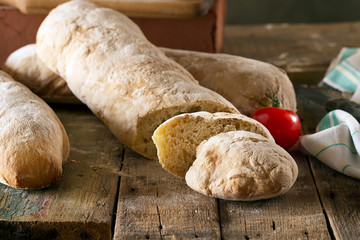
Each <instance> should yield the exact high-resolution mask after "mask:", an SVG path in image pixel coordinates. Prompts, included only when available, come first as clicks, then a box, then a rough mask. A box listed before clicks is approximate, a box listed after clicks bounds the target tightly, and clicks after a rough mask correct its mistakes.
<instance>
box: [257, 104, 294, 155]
mask: <svg viewBox="0 0 360 240" xmlns="http://www.w3.org/2000/svg"><path fill="white" fill-rule="evenodd" d="M251 117H252V118H254V119H255V120H257V121H259V122H260V123H262V124H263V125H264V126H265V127H266V128H267V129H268V130H269V132H270V133H271V135H272V136H273V137H274V139H275V142H276V143H277V144H278V145H280V146H281V147H283V148H284V149H287V150H288V149H290V148H291V147H292V146H294V144H295V143H296V142H297V140H298V139H299V136H300V132H301V123H300V119H299V117H298V115H296V113H294V112H292V111H290V110H285V109H280V108H276V107H263V108H260V109H258V110H256V111H255V112H254V113H253V114H252V115H251Z"/></svg>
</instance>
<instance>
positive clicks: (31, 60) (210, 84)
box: [3, 44, 296, 115]
mask: <svg viewBox="0 0 360 240" xmlns="http://www.w3.org/2000/svg"><path fill="white" fill-rule="evenodd" d="M35 49H36V48H35V44H30V45H27V46H24V47H22V48H20V49H18V50H16V51H15V52H13V53H12V54H11V55H10V56H9V57H8V59H7V60H6V62H5V64H4V66H3V69H4V71H6V72H7V73H9V74H10V75H11V76H12V77H13V78H14V79H15V80H18V81H19V82H21V83H23V84H25V85H26V86H28V87H29V88H30V89H31V90H32V91H33V92H34V93H36V94H38V95H39V96H41V97H42V98H43V99H44V100H45V101H48V102H73V103H78V101H77V99H76V98H75V97H73V95H72V93H71V91H70V89H69V88H68V87H67V85H66V82H65V80H63V79H62V78H61V77H59V76H58V75H57V74H55V73H53V72H51V71H50V70H49V69H48V68H47V67H46V66H45V65H44V64H43V63H42V62H41V61H40V60H39V59H38V58H37V56H36V50H35ZM159 49H160V50H161V51H162V52H163V53H165V55H166V56H167V57H169V58H171V59H173V60H174V61H175V62H177V63H179V64H180V65H181V66H182V67H184V68H185V69H186V70H188V71H189V72H190V73H191V74H192V75H193V76H194V77H195V79H196V80H198V81H199V84H200V85H201V86H204V87H206V88H209V89H211V90H213V91H215V92H217V93H219V94H221V95H222V96H224V97H225V98H226V99H227V100H229V101H230V102H231V103H232V104H234V105H235V107H236V108H237V109H238V110H239V111H240V112H241V113H243V114H245V115H251V114H252V113H253V112H254V111H255V110H256V109H257V108H259V107H260V102H261V103H265V104H268V105H271V97H274V96H276V97H277V98H278V101H279V107H280V108H284V109H288V110H291V111H296V97H295V92H294V88H293V85H292V83H291V82H290V80H289V78H288V77H287V75H286V73H285V72H284V71H282V70H281V69H279V68H277V67H275V66H273V65H271V64H268V63H264V62H261V61H256V60H253V59H248V58H243V57H239V56H233V55H229V54H214V53H201V52H195V51H186V50H175V49H168V48H159Z"/></svg>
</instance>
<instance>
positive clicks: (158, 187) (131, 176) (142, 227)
mask: <svg viewBox="0 0 360 240" xmlns="http://www.w3.org/2000/svg"><path fill="white" fill-rule="evenodd" d="M114 238H115V239H149V238H150V239H194V238H200V239H219V238H220V229H219V223H218V210H217V202H216V199H214V198H208V197H205V196H203V195H201V194H198V193H196V192H194V191H193V190H191V189H190V188H189V187H187V185H186V183H185V181H184V180H183V179H180V178H177V177H174V176H173V175H171V174H170V173H168V172H166V171H165V170H164V169H162V168H161V165H160V164H159V162H157V161H153V160H149V159H146V158H143V157H141V156H139V155H137V154H135V153H134V152H132V151H131V150H128V149H126V151H125V158H124V162H123V167H122V171H121V182H120V192H119V204H118V209H117V218H116V225H115V237H114Z"/></svg>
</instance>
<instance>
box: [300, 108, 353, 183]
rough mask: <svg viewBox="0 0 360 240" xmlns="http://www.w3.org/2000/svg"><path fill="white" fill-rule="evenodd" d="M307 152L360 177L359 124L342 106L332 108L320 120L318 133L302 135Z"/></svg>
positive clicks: (345, 172)
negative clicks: (340, 108) (336, 108)
mask: <svg viewBox="0 0 360 240" xmlns="http://www.w3.org/2000/svg"><path fill="white" fill-rule="evenodd" d="M300 144H301V147H302V149H303V150H305V152H307V153H310V154H311V155H313V156H315V157H316V158H317V159H319V160H320V161H322V162H323V163H324V164H326V165H327V166H329V167H331V168H333V169H335V170H337V171H339V172H341V173H343V174H346V175H348V176H351V177H354V178H358V179H360V124H359V122H358V121H357V120H356V119H355V118H354V117H353V116H352V115H351V114H349V113H347V112H345V111H342V110H334V111H331V112H329V113H328V114H327V115H326V116H325V117H324V118H323V119H322V120H321V121H320V122H319V124H318V126H317V128H316V133H314V134H310V135H304V136H301V137H300Z"/></svg>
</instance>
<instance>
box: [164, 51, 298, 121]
mask: <svg viewBox="0 0 360 240" xmlns="http://www.w3.org/2000/svg"><path fill="white" fill-rule="evenodd" d="M161 50H162V51H163V52H164V53H165V55H166V56H167V57H169V58H171V59H173V60H174V61H176V62H177V63H179V64H180V65H182V66H183V67H184V68H185V69H186V70H188V71H189V72H190V73H191V74H192V75H193V76H194V78H195V79H196V80H198V81H199V83H200V85H202V86H204V87H206V88H209V89H211V90H213V91H215V92H217V93H219V94H220V95H222V96H223V97H225V98H226V99H227V100H229V101H230V102H231V103H232V104H234V106H235V107H236V108H237V109H238V110H239V111H240V112H241V113H242V114H245V115H248V116H250V115H251V114H252V113H253V112H254V111H255V110H256V109H258V108H259V107H261V106H262V105H260V103H263V104H266V105H268V106H271V105H272V99H271V98H274V97H277V99H278V101H279V107H280V108H284V109H288V110H291V111H294V112H296V96H295V91H294V87H293V84H292V83H291V81H290V79H289V78H288V76H287V74H286V72H285V71H284V70H282V69H280V68H277V67H275V66H273V65H271V64H269V63H265V62H261V61H257V60H254V59H249V58H244V57H240V56H234V55H229V54H212V53H202V52H196V51H187V50H175V49H168V48H162V49H161Z"/></svg>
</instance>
